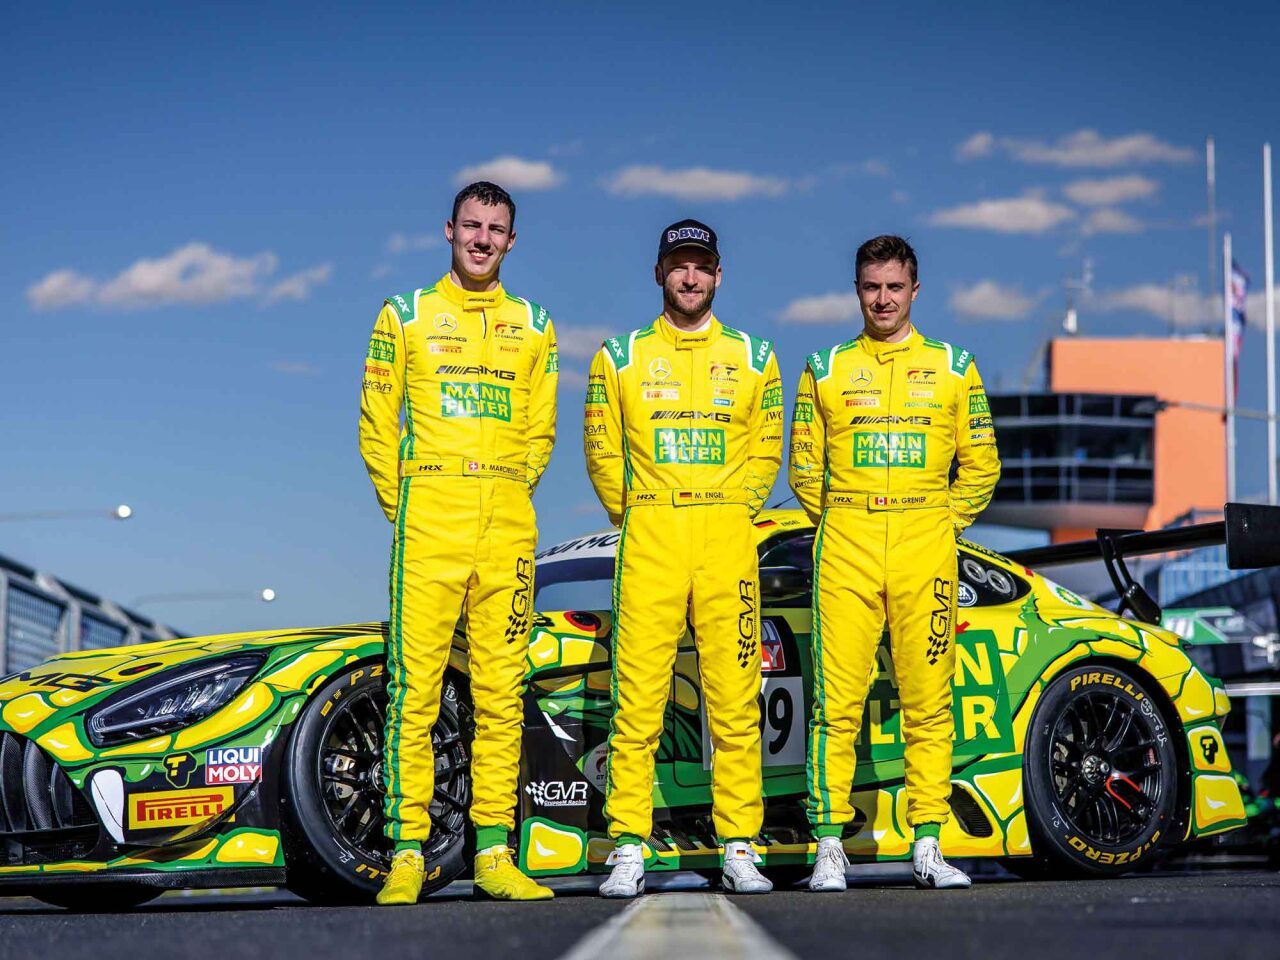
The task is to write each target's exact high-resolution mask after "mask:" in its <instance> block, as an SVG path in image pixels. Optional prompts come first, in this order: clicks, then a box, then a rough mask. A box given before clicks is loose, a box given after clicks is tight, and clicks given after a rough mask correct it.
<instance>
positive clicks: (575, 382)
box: [559, 367, 587, 399]
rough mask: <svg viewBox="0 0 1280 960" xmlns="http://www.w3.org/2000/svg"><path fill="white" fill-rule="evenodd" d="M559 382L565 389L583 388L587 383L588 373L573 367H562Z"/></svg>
mask: <svg viewBox="0 0 1280 960" xmlns="http://www.w3.org/2000/svg"><path fill="white" fill-rule="evenodd" d="M559 383H560V386H561V387H562V388H565V389H572V390H581V389H582V388H584V387H585V386H586V385H587V375H586V374H585V373H583V372H582V371H581V370H574V369H573V368H572V367H561V368H560V380H559ZM579 399H581V398H579Z"/></svg>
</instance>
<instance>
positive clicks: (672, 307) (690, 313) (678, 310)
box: [662, 283, 716, 320]
mask: <svg viewBox="0 0 1280 960" xmlns="http://www.w3.org/2000/svg"><path fill="white" fill-rule="evenodd" d="M715 298H716V288H715V287H712V288H711V289H710V290H708V291H707V292H706V294H705V295H704V296H703V298H702V299H701V300H699V301H698V302H697V304H696V305H695V306H694V307H693V308H692V309H689V310H686V309H685V308H684V307H682V306H681V305H680V301H679V299H677V296H676V294H675V293H673V292H672V291H671V290H670V289H668V287H667V285H666V284H665V283H664V284H663V285H662V301H663V303H665V304H666V305H667V309H668V310H669V311H671V313H672V315H673V316H680V317H684V318H685V319H687V320H696V319H697V318H698V317H700V316H702V315H703V314H704V313H706V312H707V310H709V309H710V308H711V302H712V301H713V300H715Z"/></svg>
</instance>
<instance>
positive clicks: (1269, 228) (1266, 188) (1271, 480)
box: [1262, 143, 1277, 503]
mask: <svg viewBox="0 0 1280 960" xmlns="http://www.w3.org/2000/svg"><path fill="white" fill-rule="evenodd" d="M1262 204H1263V207H1264V214H1263V225H1264V227H1265V229H1264V237H1265V242H1266V254H1265V256H1266V281H1267V289H1266V291H1265V293H1264V296H1265V297H1266V302H1267V418H1268V419H1267V502H1268V503H1276V502H1277V495H1276V289H1275V287H1276V276H1275V272H1276V265H1275V244H1274V238H1273V233H1274V224H1273V223H1272V219H1271V216H1272V215H1271V144H1270V143H1264V144H1263V145H1262Z"/></svg>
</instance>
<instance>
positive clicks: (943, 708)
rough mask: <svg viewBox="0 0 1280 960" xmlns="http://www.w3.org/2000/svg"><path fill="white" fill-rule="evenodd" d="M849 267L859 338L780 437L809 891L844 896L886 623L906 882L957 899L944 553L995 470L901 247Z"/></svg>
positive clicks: (959, 375) (970, 380)
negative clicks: (798, 584)
mask: <svg viewBox="0 0 1280 960" xmlns="http://www.w3.org/2000/svg"><path fill="white" fill-rule="evenodd" d="M855 267H856V271H857V287H858V298H859V300H860V301H861V306H862V316H863V330H862V333H861V334H860V335H859V336H858V337H856V338H855V339H853V340H849V341H848V342H846V343H843V344H840V345H839V346H836V347H833V348H831V349H829V350H826V351H823V352H821V353H815V354H813V355H811V356H810V357H809V359H808V363H807V365H806V367H805V370H804V373H803V375H802V376H801V378H800V388H799V391H798V392H797V394H796V405H795V410H794V413H793V415H792V427H791V461H790V469H789V473H790V481H791V487H792V489H793V490H794V491H795V493H796V497H797V498H798V499H799V501H800V504H801V506H803V507H804V509H805V511H806V512H807V513H808V514H809V516H810V517H811V518H812V519H813V520H814V522H815V523H817V524H818V533H817V538H816V540H815V541H814V550H813V557H814V571H813V579H814V584H813V655H814V706H813V717H812V719H811V721H810V724H809V745H808V780H809V819H810V822H811V823H812V825H813V829H814V833H815V835H816V836H817V837H818V854H817V860H816V863H815V864H814V871H813V876H812V878H811V879H810V881H809V887H810V889H812V890H818V891H831V890H844V889H845V869H844V868H845V866H846V865H847V862H848V861H847V860H846V858H845V854H844V850H843V848H842V846H841V834H842V831H843V828H844V825H845V824H846V823H848V822H849V820H850V819H852V817H853V808H852V806H851V805H850V802H849V793H850V789H851V785H852V782H853V773H854V740H855V739H856V737H857V736H858V731H859V728H860V727H861V724H862V711H863V702H864V701H865V700H866V698H867V691H868V688H869V686H870V683H871V680H872V672H873V668H874V665H875V659H874V658H875V651H876V647H877V645H878V644H879V642H880V637H881V633H882V631H883V630H884V624H885V619H886V615H887V617H888V622H889V631H890V637H891V640H890V642H891V644H892V652H893V663H894V665H895V669H896V673H897V683H898V695H899V699H900V701H901V704H902V715H901V716H902V734H903V738H904V741H905V748H904V753H905V759H906V791H907V823H908V824H910V825H911V826H912V827H913V828H914V831H915V842H914V844H913V846H912V865H913V867H914V874H915V880H916V883H917V884H918V885H919V886H921V887H932V888H940V889H946V888H959V887H968V886H969V878H968V877H967V876H966V875H965V874H964V873H963V872H961V871H960V870H957V869H956V868H955V867H953V866H951V865H950V864H948V863H947V862H946V861H945V860H944V859H943V858H942V854H941V853H940V852H939V849H938V836H939V832H940V829H941V826H942V824H943V823H945V822H946V820H947V817H948V813H949V806H948V800H949V797H950V795H951V738H952V733H953V727H954V725H953V720H952V714H951V681H952V678H953V675H954V674H955V644H954V642H953V641H954V633H955V609H956V538H957V536H958V535H959V534H960V532H961V531H963V530H964V529H965V528H966V527H967V526H969V524H971V523H973V521H974V518H975V517H976V516H977V515H978V514H979V513H980V512H981V511H982V510H983V508H984V507H986V505H987V503H988V502H989V501H990V499H991V494H992V491H993V490H994V488H995V485H996V480H997V479H998V478H999V476H1000V460H999V457H998V456H997V454H996V441H995V433H994V432H993V430H992V426H991V413H990V410H989V409H988V407H987V395H986V392H985V391H984V389H983V386H982V379H981V378H980V377H979V376H978V368H977V367H976V366H975V365H974V360H973V355H972V354H971V353H970V352H969V351H968V350H963V349H960V348H959V347H953V346H952V345H950V344H947V343H942V342H940V341H937V340H930V339H928V338H927V337H924V336H922V335H921V334H920V333H919V332H918V331H917V330H916V329H915V327H914V326H913V325H912V323H911V304H912V302H913V301H914V300H915V298H916V296H917V294H918V293H919V292H920V284H919V282H918V281H917V279H916V272H917V263H916V255H915V251H914V250H912V249H911V246H910V245H909V244H908V243H907V242H906V241H905V240H903V239H902V238H901V237H894V236H881V237H876V238H874V239H872V240H868V241H867V242H866V243H864V244H863V245H862V246H861V247H859V248H858V253H857V257H856V262H855ZM953 460H955V461H957V462H958V464H959V470H958V472H957V474H956V478H955V480H954V481H951V482H950V483H948V478H949V476H950V471H951V465H952V461H953Z"/></svg>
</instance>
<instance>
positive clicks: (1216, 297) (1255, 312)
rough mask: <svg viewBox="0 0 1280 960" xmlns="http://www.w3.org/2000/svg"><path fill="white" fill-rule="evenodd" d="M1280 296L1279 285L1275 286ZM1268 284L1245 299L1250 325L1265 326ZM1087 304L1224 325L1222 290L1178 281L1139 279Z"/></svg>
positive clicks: (1180, 322) (1190, 323)
mask: <svg viewBox="0 0 1280 960" xmlns="http://www.w3.org/2000/svg"><path fill="white" fill-rule="evenodd" d="M1275 296H1276V298H1277V300H1280V285H1277V286H1276V288H1275ZM1265 304H1266V288H1265V287H1259V288H1258V289H1257V290H1253V291H1251V292H1250V293H1249V296H1248V297H1247V298H1246V299H1245V304H1244V312H1245V318H1246V320H1247V321H1248V324H1249V326H1250V327H1254V328H1256V329H1259V330H1260V329H1262V328H1264V327H1265V326H1266V305H1265ZM1087 307H1088V308H1089V309H1092V310H1096V311H1098V312H1099V313H1118V312H1122V311H1133V312H1135V313H1145V314H1148V315H1149V316H1152V317H1157V318H1159V319H1160V320H1163V321H1164V322H1165V323H1169V324H1173V325H1174V326H1176V327H1192V328H1196V329H1203V330H1214V331H1217V330H1221V329H1222V293H1221V291H1216V292H1214V293H1212V294H1209V295H1205V294H1202V293H1200V292H1199V291H1197V290H1195V289H1194V288H1191V287H1189V286H1187V285H1186V284H1179V283H1176V282H1171V283H1165V284H1159V283H1139V284H1135V285H1134V286H1132V287H1123V288H1121V289H1119V290H1108V291H1104V292H1102V293H1099V294H1098V295H1096V296H1095V297H1093V299H1092V300H1090V301H1089V302H1088V303H1087Z"/></svg>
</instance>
